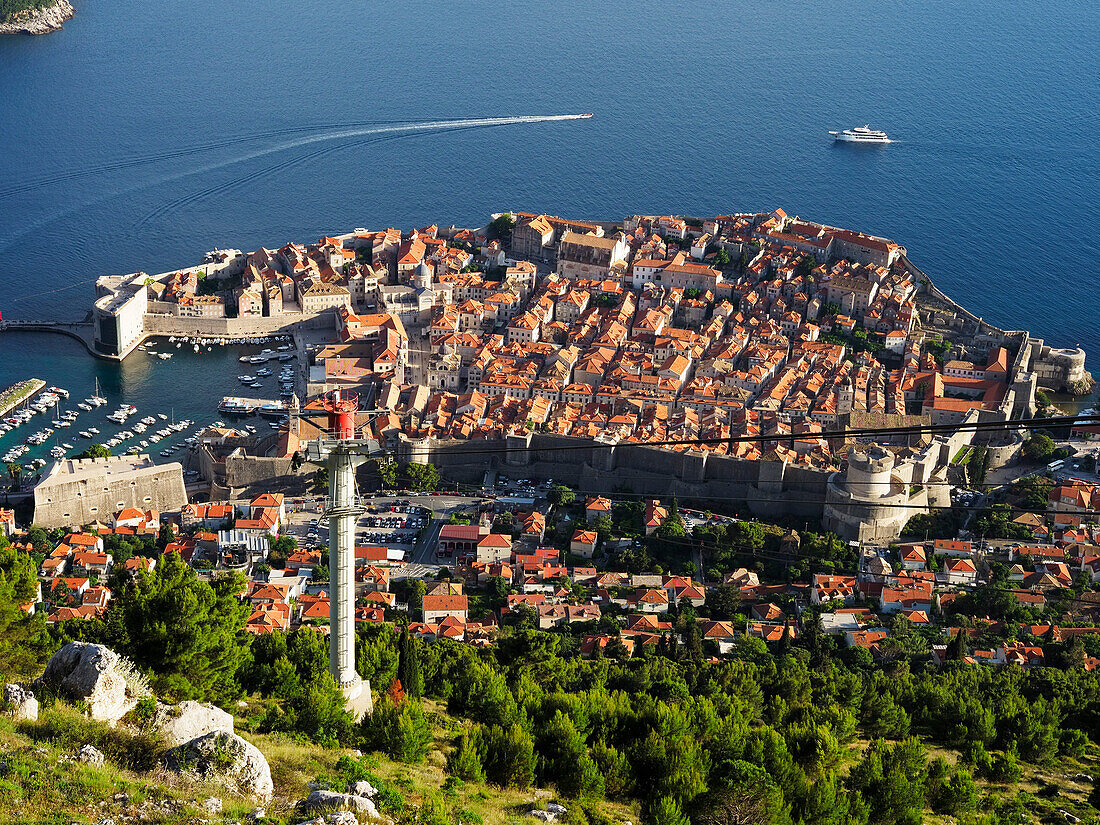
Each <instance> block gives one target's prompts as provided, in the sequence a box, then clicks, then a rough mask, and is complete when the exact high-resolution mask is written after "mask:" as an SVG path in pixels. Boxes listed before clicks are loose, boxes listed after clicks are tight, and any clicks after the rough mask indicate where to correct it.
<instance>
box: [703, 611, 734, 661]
mask: <svg viewBox="0 0 1100 825" xmlns="http://www.w3.org/2000/svg"><path fill="white" fill-rule="evenodd" d="M699 629H700V630H701V631H702V634H703V641H705V642H714V643H715V644H717V645H718V652H719V653H720V654H723V655H725V654H726V653H729V652H730V651H731V650H733V647H734V645H735V644H736V643H737V635H738V634H737V628H735V627H734V625H733V622H719V621H712V620H710V619H699Z"/></svg>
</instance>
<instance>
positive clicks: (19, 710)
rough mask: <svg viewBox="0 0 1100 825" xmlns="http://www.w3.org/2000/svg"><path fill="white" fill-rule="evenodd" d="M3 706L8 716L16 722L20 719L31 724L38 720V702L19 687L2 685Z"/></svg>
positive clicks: (27, 691)
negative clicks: (26, 720)
mask: <svg viewBox="0 0 1100 825" xmlns="http://www.w3.org/2000/svg"><path fill="white" fill-rule="evenodd" d="M4 705H5V706H6V707H7V708H8V715H9V716H11V718H12V719H14V720H15V721H16V722H18V721H20V720H22V719H28V720H30V721H32V722H33V721H34V720H35V719H37V718H38V700H37V699H35V698H34V694H33V693H31V692H30V691H29V690H23V688H21V687H20V686H19V685H4Z"/></svg>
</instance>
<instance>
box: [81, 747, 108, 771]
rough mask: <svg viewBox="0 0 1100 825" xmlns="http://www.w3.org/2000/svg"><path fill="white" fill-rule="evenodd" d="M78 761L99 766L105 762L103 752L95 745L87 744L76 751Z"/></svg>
mask: <svg viewBox="0 0 1100 825" xmlns="http://www.w3.org/2000/svg"><path fill="white" fill-rule="evenodd" d="M76 759H77V761H78V762H83V763H84V764H85V765H95V766H96V767H99V766H101V765H102V764H103V752H102V751H101V750H99V749H98V748H96V747H95V746H94V745H85V746H84V747H82V748H81V749H80V750H78V751H77V752H76Z"/></svg>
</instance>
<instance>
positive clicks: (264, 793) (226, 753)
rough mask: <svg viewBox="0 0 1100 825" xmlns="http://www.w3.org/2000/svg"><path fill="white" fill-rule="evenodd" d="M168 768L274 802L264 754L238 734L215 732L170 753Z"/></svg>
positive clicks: (269, 769)
mask: <svg viewBox="0 0 1100 825" xmlns="http://www.w3.org/2000/svg"><path fill="white" fill-rule="evenodd" d="M166 761H167V763H168V766H169V767H170V768H174V769H175V770H178V771H180V772H181V773H195V774H198V775H199V776H200V777H202V778H204V779H215V780H219V781H222V782H224V783H225V784H226V785H227V786H229V787H230V788H231V789H232V790H235V791H237V792H238V793H242V794H247V795H251V796H255V797H257V798H259V799H262V800H264V801H265V802H266V801H267V800H269V799H271V795H272V793H274V791H275V786H274V785H273V784H272V782H271V768H270V766H269V765H268V764H267V759H266V758H265V757H264V755H263V754H262V753H260V751H259V750H258V749H257V748H256V747H255V745H252V744H251V743H250V742H246V741H245V740H244V739H242V738H241V737H239V736H237V734H235V733H226V732H225V731H214V732H213V733H207V734H204V735H203V736H200V737H198V738H196V739H192V740H191V741H190V742H187V743H185V744H183V745H177V746H176V747H174V748H172V749H171V750H170V751H168V756H167V759H166Z"/></svg>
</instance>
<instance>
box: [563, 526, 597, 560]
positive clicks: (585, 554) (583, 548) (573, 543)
mask: <svg viewBox="0 0 1100 825" xmlns="http://www.w3.org/2000/svg"><path fill="white" fill-rule="evenodd" d="M598 538H599V536H598V535H597V533H596V531H595V530H577V531H576V532H574V533H573V537H572V538H571V539H570V540H569V552H570V553H575V554H576V555H578V556H580V557H582V558H585V559H590V558H592V556H593V554H594V553H595V552H596V540H597V539H598Z"/></svg>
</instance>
